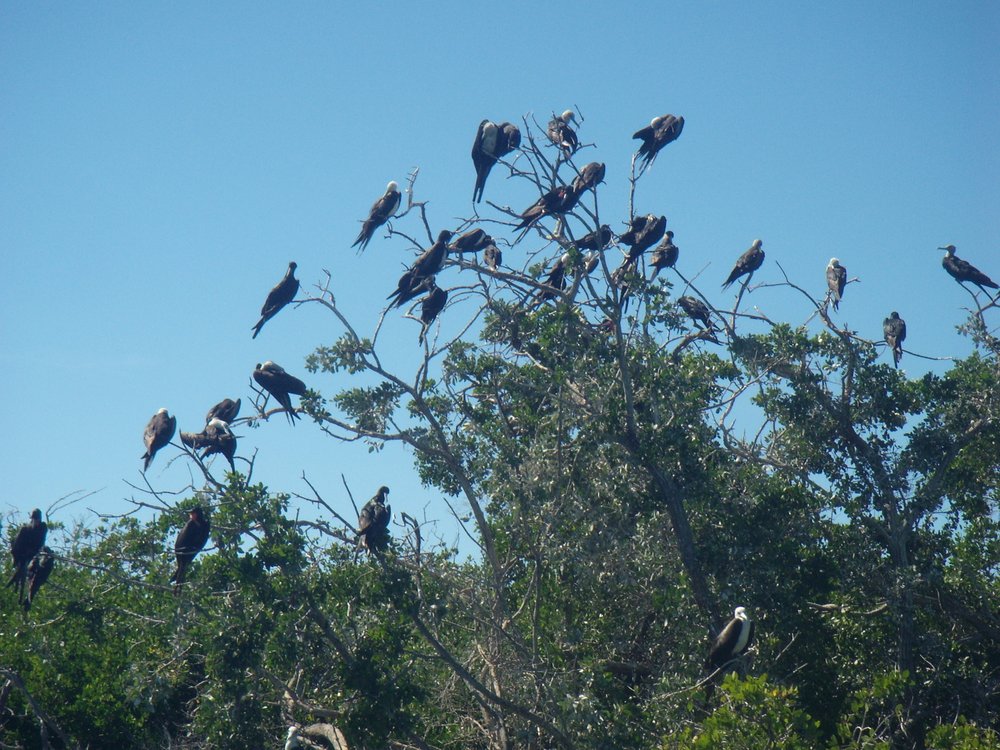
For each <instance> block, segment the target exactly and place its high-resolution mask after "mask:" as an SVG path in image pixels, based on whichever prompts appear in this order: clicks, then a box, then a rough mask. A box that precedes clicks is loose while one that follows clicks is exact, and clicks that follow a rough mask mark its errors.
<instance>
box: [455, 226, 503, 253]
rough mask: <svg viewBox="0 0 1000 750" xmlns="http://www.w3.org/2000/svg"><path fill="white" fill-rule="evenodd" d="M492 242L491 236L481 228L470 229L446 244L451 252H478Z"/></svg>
mask: <svg viewBox="0 0 1000 750" xmlns="http://www.w3.org/2000/svg"><path fill="white" fill-rule="evenodd" d="M492 244H493V238H492V237H490V236H489V235H488V234H486V232H485V231H483V230H482V229H478V228H477V229H472V230H470V231H468V232H466V233H465V234H463V235H462V236H460V237H458V238H457V239H455V240H452V242H451V244H450V245H448V251H449V252H452V253H478V252H479V251H480V250H485V249H486V247H487V246H488V245H492Z"/></svg>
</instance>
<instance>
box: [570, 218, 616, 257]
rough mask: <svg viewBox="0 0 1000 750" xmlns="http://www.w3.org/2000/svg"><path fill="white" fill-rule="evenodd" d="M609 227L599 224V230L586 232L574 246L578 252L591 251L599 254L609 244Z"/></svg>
mask: <svg viewBox="0 0 1000 750" xmlns="http://www.w3.org/2000/svg"><path fill="white" fill-rule="evenodd" d="M611 237H612V235H611V227H609V226H608V225H607V224H601V226H600V228H599V229H595V230H594V231H593V232H588V233H587V234H585V235H583V237H581V238H580V239H578V240H577V241H576V246H577V248H578V249H580V250H593V251H595V252H599V251H601V250H603V249H604V248H606V247H607V246H608V245H610V244H611Z"/></svg>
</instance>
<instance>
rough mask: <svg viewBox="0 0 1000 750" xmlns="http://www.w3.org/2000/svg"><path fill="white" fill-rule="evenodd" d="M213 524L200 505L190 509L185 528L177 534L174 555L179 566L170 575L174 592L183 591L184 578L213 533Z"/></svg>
mask: <svg viewBox="0 0 1000 750" xmlns="http://www.w3.org/2000/svg"><path fill="white" fill-rule="evenodd" d="M211 530H212V524H211V523H210V522H209V520H208V518H207V517H206V516H205V512H204V511H203V510H202V509H201V506H200V505H196V506H195V507H193V508H191V510H189V511H188V520H187V523H186V524H184V528H183V529H181V532H180V533H179V534H178V535H177V541H176V542H174V557H175V558H176V559H177V567H176V568H175V569H174V572H173V574H172V575H171V576H170V582H171V583H173V584H174V594H175V595H177V594H179V593H180V592H181V586H183V585H184V579H185V578H186V577H187V568H188V565H190V564H191V561H192V560H194V558H195V555H197V554H198V553H199V552H201V551H202V550H203V549H204V548H205V544H206V543H207V542H208V536H209V534H210V533H211Z"/></svg>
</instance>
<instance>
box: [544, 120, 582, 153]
mask: <svg viewBox="0 0 1000 750" xmlns="http://www.w3.org/2000/svg"><path fill="white" fill-rule="evenodd" d="M575 119H576V113H575V112H573V110H571V109H567V110H566V111H565V112H563V113H562V114H561V115H555V116H554V117H553V118H552V119H551V120H549V125H548V127H547V128H546V129H545V134H546V135H547V136H548V137H549V140H550V141H552V143H554V144H555V145H556V146H558V147H559V148H560V150H561V151H562V153H563V156H565V157H567V158H568V157H570V156H572V155H573V153H574V152H575V151H576V150H577V149H578V148H580V139H579V138H577V136H576V131H575V130H573V128H572V127H571V126H570V123H571V122H572V121H573V120H575Z"/></svg>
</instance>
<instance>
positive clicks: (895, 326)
mask: <svg viewBox="0 0 1000 750" xmlns="http://www.w3.org/2000/svg"><path fill="white" fill-rule="evenodd" d="M882 333H883V334H884V335H885V343H887V344H888V345H889V348H890V349H892V364H893V366H894V367H899V360H901V359H902V358H903V342H904V341H905V340H906V321H905V320H903V319H902V318H901V317H899V313H898V312H896V311H895V310H894V311H893V312H891V313H889V317H888V318H886V319H885V320H883V321H882Z"/></svg>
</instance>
